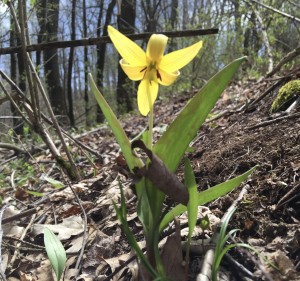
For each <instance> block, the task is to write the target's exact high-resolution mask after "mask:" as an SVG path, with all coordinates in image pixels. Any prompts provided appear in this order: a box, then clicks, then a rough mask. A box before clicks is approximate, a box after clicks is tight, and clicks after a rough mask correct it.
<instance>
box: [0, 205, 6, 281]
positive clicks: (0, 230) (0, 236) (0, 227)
mask: <svg viewBox="0 0 300 281" xmlns="http://www.w3.org/2000/svg"><path fill="white" fill-rule="evenodd" d="M5 208H6V205H4V206H3V207H2V208H1V210H0V265H1V264H2V253H1V249H2V237H3V230H2V224H1V221H2V216H3V213H4V210H5ZM0 276H1V278H2V280H4V281H6V278H5V275H4V273H3V272H2V268H1V266H0Z"/></svg>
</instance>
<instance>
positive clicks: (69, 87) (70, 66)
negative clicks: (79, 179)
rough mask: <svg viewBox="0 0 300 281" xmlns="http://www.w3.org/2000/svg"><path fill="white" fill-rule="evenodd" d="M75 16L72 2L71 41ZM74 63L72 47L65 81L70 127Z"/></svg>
mask: <svg viewBox="0 0 300 281" xmlns="http://www.w3.org/2000/svg"><path fill="white" fill-rule="evenodd" d="M75 15H76V0H72V17H71V40H75V39H76V33H75ZM73 62H74V47H71V48H70V54H69V62H68V79H67V97H68V105H69V108H68V109H69V110H68V113H69V119H70V125H71V127H75V118H74V110H73V95H72V70H73Z"/></svg>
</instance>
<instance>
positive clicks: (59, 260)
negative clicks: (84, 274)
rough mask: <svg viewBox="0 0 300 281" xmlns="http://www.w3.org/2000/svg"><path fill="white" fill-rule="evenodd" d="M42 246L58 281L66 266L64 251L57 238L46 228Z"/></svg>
mask: <svg viewBox="0 0 300 281" xmlns="http://www.w3.org/2000/svg"><path fill="white" fill-rule="evenodd" d="M44 244H45V248H46V252H47V256H48V258H49V260H50V262H51V265H52V268H53V270H54V272H55V275H56V278H57V280H58V281H59V280H60V278H61V276H62V274H63V272H64V269H65V266H66V261H67V255H66V251H65V249H64V247H63V245H62V243H61V242H60V240H59V239H58V238H57V236H56V235H55V234H54V233H53V231H51V230H50V229H49V228H47V227H45V229H44Z"/></svg>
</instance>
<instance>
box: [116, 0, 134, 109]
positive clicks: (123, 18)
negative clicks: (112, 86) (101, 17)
mask: <svg viewBox="0 0 300 281" xmlns="http://www.w3.org/2000/svg"><path fill="white" fill-rule="evenodd" d="M135 15H136V0H123V1H122V4H121V11H120V13H119V15H118V29H119V31H120V32H122V33H123V34H128V33H134V25H135ZM126 82H127V83H126ZM129 83H130V84H129ZM130 85H131V88H132V86H133V85H134V84H133V83H131V82H130V81H129V80H128V79H127V76H126V74H125V73H124V71H123V70H122V68H121V67H120V65H118V84H117V104H118V112H119V113H124V112H128V111H131V110H132V109H133V107H132V96H133V95H132V92H133V91H132V90H130V89H129V88H130ZM128 91H130V92H128Z"/></svg>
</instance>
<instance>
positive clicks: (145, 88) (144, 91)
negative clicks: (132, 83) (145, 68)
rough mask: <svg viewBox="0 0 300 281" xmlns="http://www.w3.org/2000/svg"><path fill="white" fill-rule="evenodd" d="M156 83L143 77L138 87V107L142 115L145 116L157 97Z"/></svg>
mask: <svg viewBox="0 0 300 281" xmlns="http://www.w3.org/2000/svg"><path fill="white" fill-rule="evenodd" d="M157 93H158V84H157V83H156V82H154V81H151V84H150V81H149V80H148V79H143V80H142V81H141V83H140V85H139V88H138V94H137V95H138V96H137V100H138V108H139V111H140V113H141V114H142V115H144V116H146V115H147V114H148V113H149V111H150V109H151V108H152V107H153V104H154V102H155V100H156V98H157Z"/></svg>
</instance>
